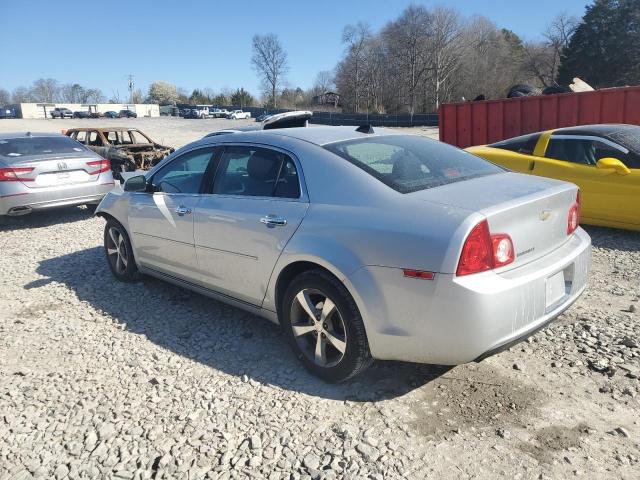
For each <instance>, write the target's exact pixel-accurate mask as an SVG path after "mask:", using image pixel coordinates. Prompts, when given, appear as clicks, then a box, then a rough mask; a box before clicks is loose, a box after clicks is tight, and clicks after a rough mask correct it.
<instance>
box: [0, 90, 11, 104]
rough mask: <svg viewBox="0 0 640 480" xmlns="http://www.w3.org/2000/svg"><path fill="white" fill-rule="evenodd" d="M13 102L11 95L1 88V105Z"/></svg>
mask: <svg viewBox="0 0 640 480" xmlns="http://www.w3.org/2000/svg"><path fill="white" fill-rule="evenodd" d="M10 102H11V95H9V92H8V91H7V90H5V89H4V88H0V106H3V105H7V104H8V103H10Z"/></svg>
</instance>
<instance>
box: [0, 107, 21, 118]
mask: <svg viewBox="0 0 640 480" xmlns="http://www.w3.org/2000/svg"><path fill="white" fill-rule="evenodd" d="M0 118H18V115H17V113H16V109H15V108H8V107H2V108H0Z"/></svg>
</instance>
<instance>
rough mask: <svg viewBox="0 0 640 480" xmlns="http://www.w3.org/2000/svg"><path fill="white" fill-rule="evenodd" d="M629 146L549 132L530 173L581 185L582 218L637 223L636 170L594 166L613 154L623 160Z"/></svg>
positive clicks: (639, 198) (639, 187)
mask: <svg viewBox="0 0 640 480" xmlns="http://www.w3.org/2000/svg"><path fill="white" fill-rule="evenodd" d="M627 155H628V150H627V149H626V148H624V147H622V146H620V145H617V144H615V143H613V142H611V141H609V140H607V139H601V138H598V137H588V136H577V135H552V136H551V137H550V138H549V143H548V145H547V147H546V150H545V153H544V158H537V159H536V161H535V164H534V167H533V169H532V172H531V173H532V174H534V175H540V176H543V177H549V178H556V179H559V180H566V181H568V182H572V183H575V184H576V185H578V186H579V187H580V192H581V200H582V217H583V219H584V220H585V221H587V222H588V221H590V220H591V221H596V222H616V223H632V224H637V223H638V215H637V212H638V211H639V210H640V184H639V183H638V176H637V173H636V174H630V175H620V174H618V173H616V172H615V171H613V170H608V169H600V168H597V167H596V163H597V161H598V160H600V159H602V158H607V157H612V158H617V159H618V160H620V161H622V162H623V163H625V160H626V157H627Z"/></svg>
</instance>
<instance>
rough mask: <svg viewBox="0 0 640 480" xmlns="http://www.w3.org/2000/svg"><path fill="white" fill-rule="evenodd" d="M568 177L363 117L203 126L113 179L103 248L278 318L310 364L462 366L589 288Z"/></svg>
mask: <svg viewBox="0 0 640 480" xmlns="http://www.w3.org/2000/svg"><path fill="white" fill-rule="evenodd" d="M579 212H580V195H579V192H578V189H577V187H576V186H575V185H573V184H570V183H565V182H561V181H557V180H552V179H547V178H532V177H530V176H527V175H522V174H518V173H512V172H508V171H506V170H504V169H502V168H501V167H498V166H496V165H493V164H491V163H489V162H487V161H485V160H483V159H481V158H478V157H475V156H473V155H470V154H468V153H466V152H464V151H462V150H458V149H456V148H453V147H450V146H448V145H445V144H442V143H439V142H437V141H434V140H428V139H425V138H422V137H419V136H413V135H406V134H402V133H399V132H397V131H393V130H386V129H376V131H374V129H373V128H371V127H369V126H363V127H359V128H354V127H317V128H288V129H272V130H261V131H249V132H236V133H232V134H226V135H224V134H223V135H214V136H209V137H205V138H203V139H201V140H199V141H197V142H195V143H192V144H190V145H187V146H186V147H183V148H182V149H180V150H178V151H176V152H174V153H173V154H172V155H170V156H169V157H167V158H166V159H165V160H164V161H163V162H162V163H160V164H158V165H157V166H156V167H155V168H154V169H152V170H150V171H149V172H147V173H146V174H145V175H144V176H142V175H140V176H133V177H130V178H129V179H128V180H127V181H126V183H125V185H124V189H123V191H115V190H114V191H113V192H111V193H109V194H108V195H107V196H106V197H105V198H104V200H103V201H102V202H101V204H100V206H99V207H98V210H97V214H98V215H100V216H102V217H104V218H105V219H106V226H105V231H104V248H105V253H106V259H107V261H108V264H109V267H110V269H111V271H112V272H113V274H114V275H115V277H116V278H117V279H118V280H122V281H134V280H136V279H137V278H138V277H139V275H140V274H148V275H152V276H155V277H158V278H161V279H164V280H167V281H169V282H172V283H174V284H176V285H179V286H182V287H186V288H189V289H192V290H194V291H196V292H200V293H203V294H205V295H209V296H211V297H213V298H216V299H219V300H222V301H224V302H228V303H230V304H232V305H235V306H237V307H240V308H243V309H245V310H248V311H250V312H253V313H255V314H257V315H259V316H263V317H266V318H268V319H270V320H272V321H273V322H276V323H278V324H280V326H281V328H282V329H283V332H284V335H285V337H286V338H287V340H288V342H289V343H290V345H291V347H292V348H293V350H294V352H295V354H296V356H297V357H298V358H299V359H300V360H301V362H302V363H303V364H304V366H305V367H306V368H307V369H308V370H310V371H311V372H312V373H313V374H315V375H317V376H319V377H321V378H323V379H325V380H327V381H334V382H336V381H343V380H345V379H347V378H349V377H352V376H354V375H356V374H357V373H359V372H361V371H362V370H363V369H365V368H366V367H367V366H368V365H370V364H371V362H372V361H373V359H385V360H402V361H411V362H422V363H431V364H443V365H456V364H460V363H465V362H470V361H474V360H475V361H479V360H481V359H483V358H485V357H487V356H489V355H492V354H494V353H497V352H499V351H500V350H502V349H504V348H507V347H508V346H510V345H512V344H514V343H516V342H518V341H520V340H522V339H524V338H526V337H528V336H529V335H531V334H532V333H534V332H535V331H537V330H539V329H541V328H542V327H544V326H545V325H547V324H548V323H549V322H551V321H552V320H553V319H554V318H555V317H557V316H558V315H559V314H560V313H561V312H562V311H564V310H565V309H566V308H568V307H569V306H570V305H571V304H572V303H573V302H574V301H575V300H576V299H577V298H578V297H579V296H580V294H581V293H582V292H583V290H584V289H585V286H586V281H587V274H588V270H589V264H590V251H591V240H590V238H589V236H588V235H587V234H586V232H584V231H583V230H582V229H581V228H580V227H579V226H578V217H579Z"/></svg>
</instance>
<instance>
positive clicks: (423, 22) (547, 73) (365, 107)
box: [252, 0, 640, 113]
mask: <svg viewBox="0 0 640 480" xmlns="http://www.w3.org/2000/svg"><path fill="white" fill-rule="evenodd" d="M342 42H343V44H344V47H345V50H344V54H343V56H342V58H341V59H340V60H339V61H338V64H337V65H336V67H335V69H334V70H333V72H326V71H325V72H320V74H319V75H318V77H319V78H320V77H324V78H323V81H318V80H316V83H315V85H314V88H312V89H311V91H312V92H315V93H316V94H317V92H324V91H326V90H328V89H336V90H337V93H339V94H340V96H341V103H342V108H343V110H345V111H352V112H374V113H404V112H408V113H415V112H433V111H437V109H438V107H439V106H440V104H441V103H443V102H452V101H454V102H455V101H464V100H473V99H491V98H503V97H505V96H506V95H507V92H508V91H509V89H510V87H512V86H514V85H518V84H526V85H528V86H529V87H531V88H532V90H534V91H536V89H537V91H542V90H543V89H546V90H547V91H551V92H555V93H557V92H562V91H568V89H567V87H568V84H569V83H571V82H572V79H573V78H574V77H580V78H581V79H583V80H585V81H586V82H587V83H589V84H591V85H592V86H593V87H595V88H599V87H611V86H622V85H637V84H640V0H595V1H594V2H593V4H591V5H589V6H587V8H586V13H585V15H584V16H583V18H582V19H577V18H574V17H571V16H568V15H567V14H564V13H563V14H560V15H558V16H556V17H555V18H554V19H552V21H551V22H550V23H549V24H548V26H547V27H546V29H545V30H544V32H542V37H541V39H540V40H536V41H525V40H523V39H521V38H520V37H519V36H518V35H517V34H516V33H515V32H512V31H510V30H507V29H504V28H499V27H498V26H497V25H496V24H495V23H494V22H492V21H491V20H490V19H488V18H486V17H484V16H473V17H470V18H467V17H464V16H463V15H461V14H460V12H459V11H458V10H456V9H454V8H449V7H435V8H427V7H424V6H421V5H410V6H408V7H407V8H406V9H405V10H404V11H403V12H402V13H401V14H400V15H399V16H398V17H397V18H395V19H393V20H391V21H389V22H388V23H387V24H386V25H385V26H384V27H383V28H382V29H380V31H377V32H375V31H373V30H372V29H371V27H370V26H369V25H368V24H367V23H366V22H358V23H356V24H353V25H347V26H346V27H345V28H344V30H343V34H342ZM253 52H254V55H253V57H252V65H253V67H254V69H255V70H256V72H257V73H258V76H259V78H260V80H261V82H262V89H263V101H264V102H265V103H266V104H268V105H270V106H274V107H275V106H279V105H278V98H279V96H278V92H280V91H284V90H285V89H284V87H283V85H286V74H287V72H288V70H289V65H288V62H287V54H286V51H285V50H284V48H283V47H282V45H281V44H280V42H279V40H278V38H277V36H275V35H274V34H268V35H256V36H254V38H253ZM307 98H309V96H307Z"/></svg>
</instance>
